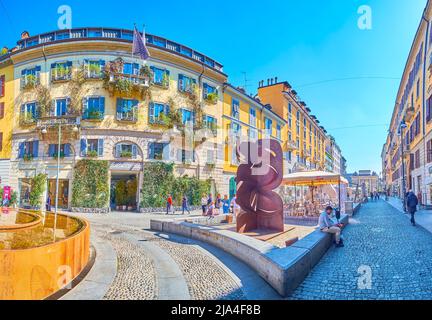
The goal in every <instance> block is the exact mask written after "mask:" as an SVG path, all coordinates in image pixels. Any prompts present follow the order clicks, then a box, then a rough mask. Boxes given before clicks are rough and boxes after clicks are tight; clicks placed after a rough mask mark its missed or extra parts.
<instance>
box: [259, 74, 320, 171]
mask: <svg viewBox="0 0 432 320" xmlns="http://www.w3.org/2000/svg"><path fill="white" fill-rule="evenodd" d="M258 98H259V100H260V101H261V103H262V104H264V105H267V106H269V108H271V110H272V111H273V112H275V113H276V114H277V115H279V116H280V117H281V118H282V119H285V120H286V125H285V126H284V127H283V128H282V134H281V136H282V141H283V144H282V147H283V150H284V171H285V174H286V173H291V172H293V171H298V170H317V169H320V170H324V169H325V146H326V144H325V141H326V130H325V129H324V127H323V126H321V125H320V122H319V120H318V119H317V117H316V116H314V115H313V114H312V113H311V109H310V108H309V107H308V106H307V105H306V103H305V102H304V101H302V100H301V99H300V98H299V96H298V94H297V92H296V91H295V90H294V89H293V88H292V87H291V85H290V84H289V83H288V82H278V81H277V78H274V79H269V80H268V81H267V84H265V83H264V81H261V82H260V84H259V87H258Z"/></svg>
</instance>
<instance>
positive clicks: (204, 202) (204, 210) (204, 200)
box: [201, 193, 208, 216]
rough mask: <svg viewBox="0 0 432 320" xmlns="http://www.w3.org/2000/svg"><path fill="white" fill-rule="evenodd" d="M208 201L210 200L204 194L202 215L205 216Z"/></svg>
mask: <svg viewBox="0 0 432 320" xmlns="http://www.w3.org/2000/svg"><path fill="white" fill-rule="evenodd" d="M207 201H208V198H207V196H206V194H205V193H203V195H202V197H201V209H202V215H203V216H205V215H206V214H207Z"/></svg>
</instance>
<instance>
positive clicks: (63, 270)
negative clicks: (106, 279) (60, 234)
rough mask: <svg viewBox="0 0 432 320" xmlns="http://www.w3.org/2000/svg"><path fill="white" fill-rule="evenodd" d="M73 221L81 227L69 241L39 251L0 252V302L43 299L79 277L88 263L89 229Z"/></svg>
mask: <svg viewBox="0 0 432 320" xmlns="http://www.w3.org/2000/svg"><path fill="white" fill-rule="evenodd" d="M71 219H76V218H72V217H71ZM77 220H79V221H81V223H82V227H81V229H80V230H79V231H77V232H76V233H75V234H74V235H72V236H71V237H69V238H66V239H63V240H60V241H58V242H53V243H52V244H47V245H44V246H41V247H35V248H29V249H18V250H0V300H39V299H45V298H47V297H48V296H50V295H52V294H53V293H55V292H57V291H58V290H60V289H62V288H63V287H64V286H65V285H66V284H69V283H70V282H71V281H72V280H73V279H74V278H75V277H77V276H78V275H79V274H80V272H81V271H82V270H83V269H84V268H85V266H86V265H87V263H88V261H89V253H90V226H89V224H88V223H87V221H85V220H81V219H77ZM0 237H1V233H0ZM0 241H1V238H0Z"/></svg>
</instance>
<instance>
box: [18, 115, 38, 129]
mask: <svg viewBox="0 0 432 320" xmlns="http://www.w3.org/2000/svg"><path fill="white" fill-rule="evenodd" d="M36 122H37V118H36V117H35V116H34V115H33V114H31V113H20V117H19V123H20V125H21V126H32V125H35V124H36Z"/></svg>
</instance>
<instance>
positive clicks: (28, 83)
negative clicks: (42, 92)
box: [23, 74, 37, 90]
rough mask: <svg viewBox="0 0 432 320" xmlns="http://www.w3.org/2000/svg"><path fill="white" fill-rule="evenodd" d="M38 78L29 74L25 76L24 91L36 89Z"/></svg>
mask: <svg viewBox="0 0 432 320" xmlns="http://www.w3.org/2000/svg"><path fill="white" fill-rule="evenodd" d="M36 83H37V77H36V76H35V75H34V74H28V75H26V76H24V85H23V89H25V90H29V89H34V88H35V87H36Z"/></svg>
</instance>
